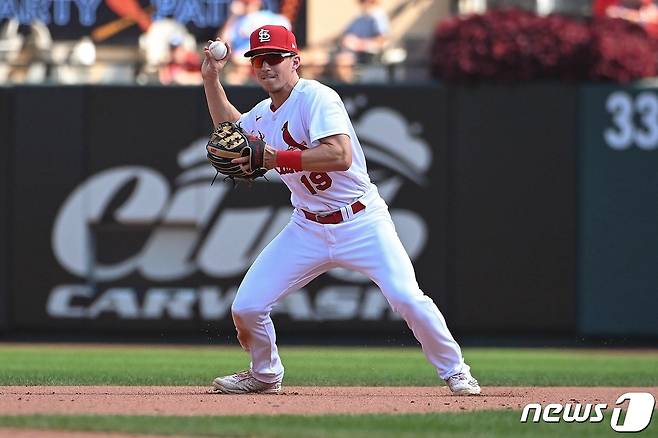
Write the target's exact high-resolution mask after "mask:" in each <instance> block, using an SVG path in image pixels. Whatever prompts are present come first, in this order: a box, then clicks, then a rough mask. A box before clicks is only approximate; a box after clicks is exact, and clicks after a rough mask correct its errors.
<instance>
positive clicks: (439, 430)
mask: <svg viewBox="0 0 658 438" xmlns="http://www.w3.org/2000/svg"><path fill="white" fill-rule="evenodd" d="M519 417H520V413H519V412H518V411H481V412H470V413H460V414H406V415H354V416H348V415H326V416H292V415H279V416H276V417H267V416H249V417H194V418H190V417H153V416H96V415H93V416H42V415H34V416H4V417H0V427H2V426H5V427H29V428H39V429H63V430H79V431H114V432H121V433H132V434H157V435H177V436H180V435H185V436H232V437H243V436H258V437H285V438H294V437H332V438H341V437H351V438H354V437H382V438H387V437H391V438H394V437H395V438H397V437H410V438H411V437H414V438H415V437H419V438H421V437H441V436H450V437H468V438H476V437H533V438H537V437H555V436H579V437H588V436H591V437H601V436H603V437H605V436H611V437H612V436H619V435H618V434H617V433H616V432H613V431H612V429H611V428H610V419H609V415H608V416H607V417H606V419H605V420H603V422H601V423H583V424H576V423H558V424H547V423H520V422H519ZM656 423H657V422H655V421H654V422H652V424H651V425H649V427H648V428H647V429H645V430H644V431H643V432H642V434H641V436H651V435H653V436H655V434H656V433H658V426H657V425H656Z"/></svg>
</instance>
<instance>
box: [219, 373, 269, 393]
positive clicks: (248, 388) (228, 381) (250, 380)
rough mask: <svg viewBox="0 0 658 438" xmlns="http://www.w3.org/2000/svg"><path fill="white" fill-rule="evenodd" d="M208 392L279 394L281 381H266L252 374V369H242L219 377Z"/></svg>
mask: <svg viewBox="0 0 658 438" xmlns="http://www.w3.org/2000/svg"><path fill="white" fill-rule="evenodd" d="M212 386H213V387H212V388H210V390H209V391H208V392H210V393H215V394H278V393H279V392H281V381H278V382H274V383H265V382H261V381H260V380H258V379H256V378H255V377H254V376H252V375H251V371H250V370H246V371H240V372H239V373H235V374H231V375H230V376H224V377H217V378H216V379H215V380H213V382H212Z"/></svg>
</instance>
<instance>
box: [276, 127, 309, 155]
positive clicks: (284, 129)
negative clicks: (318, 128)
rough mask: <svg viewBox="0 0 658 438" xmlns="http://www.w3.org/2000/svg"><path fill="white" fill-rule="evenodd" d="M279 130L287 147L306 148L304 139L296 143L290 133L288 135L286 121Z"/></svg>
mask: <svg viewBox="0 0 658 438" xmlns="http://www.w3.org/2000/svg"><path fill="white" fill-rule="evenodd" d="M281 132H282V133H283V141H284V142H286V144H287V145H288V149H299V150H300V151H303V150H306V149H308V147H306V142H305V141H302V142H301V143H298V142H297V141H296V140H295V139H294V138H293V137H292V135H290V131H288V122H287V121H286V122H285V123H284V124H283V127H282V128H281Z"/></svg>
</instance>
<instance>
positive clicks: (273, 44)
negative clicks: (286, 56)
mask: <svg viewBox="0 0 658 438" xmlns="http://www.w3.org/2000/svg"><path fill="white" fill-rule="evenodd" d="M249 46H250V47H249V50H248V51H247V52H246V53H245V54H244V56H246V57H247V58H249V57H251V56H254V55H257V54H258V53H259V52H260V53H262V52H269V51H272V50H275V51H279V52H293V53H299V49H298V48H297V40H296V39H295V35H294V34H293V33H292V32H290V31H289V30H288V29H286V28H285V27H283V26H275V25H272V24H268V25H267V26H261V27H259V28H258V29H256V30H255V31H253V32H252V33H251V36H250V37H249Z"/></svg>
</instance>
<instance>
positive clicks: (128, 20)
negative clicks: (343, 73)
mask: <svg viewBox="0 0 658 438" xmlns="http://www.w3.org/2000/svg"><path fill="white" fill-rule="evenodd" d="M230 5H231V0H0V24H2V23H3V22H5V21H6V20H9V19H14V20H17V21H18V22H19V23H20V24H22V25H25V26H27V25H29V24H30V23H32V22H33V21H40V22H42V23H44V24H46V25H47V26H48V29H49V30H50V33H51V34H52V37H53V39H55V40H76V39H79V38H80V37H83V36H89V35H92V34H94V33H98V34H99V35H105V36H108V37H109V38H108V39H107V40H105V38H102V40H103V41H104V42H109V43H133V44H134V43H135V42H136V41H137V38H138V37H139V35H140V34H141V33H143V32H145V31H146V30H147V29H148V28H149V26H150V25H151V23H152V22H153V21H156V20H159V19H163V18H169V19H173V20H176V21H177V22H179V23H181V24H183V25H184V26H185V27H187V28H188V30H189V31H190V32H192V33H193V34H194V35H195V36H196V38H197V41H201V42H202V41H206V40H208V39H211V38H212V39H214V37H215V35H216V34H217V31H218V29H219V28H220V27H221V26H222V25H223V24H224V23H225V22H226V20H227V19H228V17H229V15H230ZM263 6H264V8H266V9H268V10H270V11H275V12H276V11H278V10H279V1H278V0H264V1H263ZM95 39H96V38H95Z"/></svg>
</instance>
